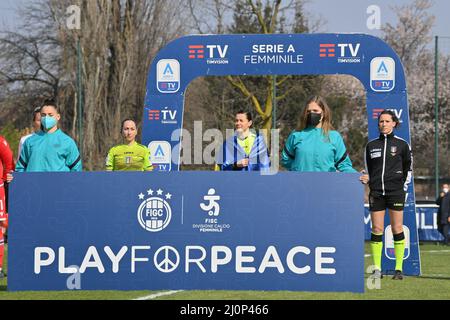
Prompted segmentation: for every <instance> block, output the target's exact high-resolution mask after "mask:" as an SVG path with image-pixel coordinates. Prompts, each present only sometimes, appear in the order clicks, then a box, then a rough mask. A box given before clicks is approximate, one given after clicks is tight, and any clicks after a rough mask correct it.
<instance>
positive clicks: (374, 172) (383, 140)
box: [365, 133, 412, 195]
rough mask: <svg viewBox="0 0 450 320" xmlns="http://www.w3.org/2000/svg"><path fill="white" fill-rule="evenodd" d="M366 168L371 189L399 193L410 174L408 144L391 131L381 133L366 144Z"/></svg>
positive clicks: (410, 164) (386, 192)
mask: <svg viewBox="0 0 450 320" xmlns="http://www.w3.org/2000/svg"><path fill="white" fill-rule="evenodd" d="M365 160H366V168H367V172H368V173H369V187H370V190H371V191H376V192H381V193H382V194H383V195H385V194H400V193H402V192H404V191H406V189H407V184H408V183H409V182H410V181H411V176H412V155H411V148H410V146H409V144H408V143H407V142H406V141H405V140H403V139H401V138H399V137H397V136H395V135H394V133H391V134H389V135H384V134H381V135H380V137H379V138H378V139H375V140H372V141H370V142H369V143H368V144H367V146H366V153H365Z"/></svg>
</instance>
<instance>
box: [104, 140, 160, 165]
mask: <svg viewBox="0 0 450 320" xmlns="http://www.w3.org/2000/svg"><path fill="white" fill-rule="evenodd" d="M152 170H153V166H152V163H151V161H150V150H149V149H148V148H147V147H146V146H144V145H142V144H139V143H137V142H134V143H133V144H131V145H127V144H120V145H117V146H114V147H112V148H111V149H110V150H109V152H108V157H107V158H106V171H152Z"/></svg>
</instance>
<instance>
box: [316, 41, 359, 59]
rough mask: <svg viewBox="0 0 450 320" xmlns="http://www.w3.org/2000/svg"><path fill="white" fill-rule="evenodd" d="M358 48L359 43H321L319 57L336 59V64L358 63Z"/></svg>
mask: <svg viewBox="0 0 450 320" xmlns="http://www.w3.org/2000/svg"><path fill="white" fill-rule="evenodd" d="M336 47H338V48H336ZM360 47H361V44H360V43H356V44H353V43H338V44H335V43H321V44H320V54H319V56H320V57H321V58H334V59H337V62H338V63H360V62H361V57H360V56H359V55H358V53H359V48H360Z"/></svg>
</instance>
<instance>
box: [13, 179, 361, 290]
mask: <svg viewBox="0 0 450 320" xmlns="http://www.w3.org/2000/svg"><path fill="white" fill-rule="evenodd" d="M30 190H33V192H30ZM10 193H11V199H10V212H11V214H10V240H9V241H10V246H9V276H8V290H11V291H17V290H67V289H70V288H71V285H74V284H77V283H78V287H77V288H78V289H83V290H140V289H149V290H163V289H188V290H189V289H223V290H292V291H297V290H298V291H352V292H363V291H364V274H363V272H364V224H363V219H362V217H361V212H362V211H363V210H364V208H363V187H362V185H361V183H360V182H359V181H358V174H344V173H279V174H277V175H273V176H261V175H259V174H258V173H255V174H242V173H239V172H172V173H150V174H149V173H141V172H120V173H115V172H113V173H106V172H84V173H25V174H19V173H18V174H17V175H16V177H15V179H14V183H13V184H12V185H11V192H10Z"/></svg>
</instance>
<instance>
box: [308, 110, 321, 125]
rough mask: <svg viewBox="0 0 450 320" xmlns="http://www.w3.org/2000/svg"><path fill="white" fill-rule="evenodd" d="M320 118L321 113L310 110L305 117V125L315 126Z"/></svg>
mask: <svg viewBox="0 0 450 320" xmlns="http://www.w3.org/2000/svg"><path fill="white" fill-rule="evenodd" d="M320 118H322V114H321V113H313V112H310V113H308V116H307V117H306V125H307V126H308V127H310V126H313V127H315V126H317V125H318V124H319V123H320Z"/></svg>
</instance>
